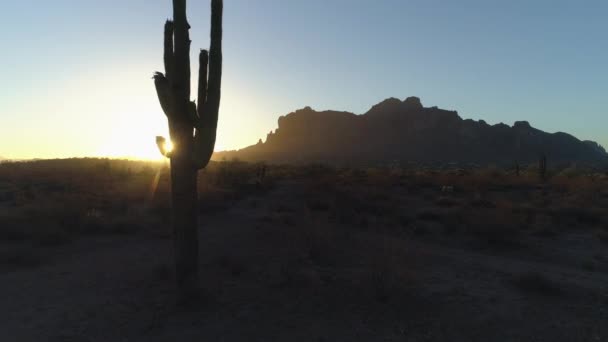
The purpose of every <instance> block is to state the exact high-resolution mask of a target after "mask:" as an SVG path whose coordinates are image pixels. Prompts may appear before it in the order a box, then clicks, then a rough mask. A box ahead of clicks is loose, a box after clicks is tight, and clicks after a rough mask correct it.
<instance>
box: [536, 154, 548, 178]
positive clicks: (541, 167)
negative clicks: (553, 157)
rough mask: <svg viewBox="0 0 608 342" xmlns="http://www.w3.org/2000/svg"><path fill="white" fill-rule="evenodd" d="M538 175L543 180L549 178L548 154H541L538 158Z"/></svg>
mask: <svg viewBox="0 0 608 342" xmlns="http://www.w3.org/2000/svg"><path fill="white" fill-rule="evenodd" d="M538 176H539V177H540V179H541V180H542V181H545V180H546V179H547V156H545V155H544V154H541V156H540V159H539V160H538Z"/></svg>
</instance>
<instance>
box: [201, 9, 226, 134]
mask: <svg viewBox="0 0 608 342" xmlns="http://www.w3.org/2000/svg"><path fill="white" fill-rule="evenodd" d="M222 13H223V1H222V0H211V44H210V47H209V84H208V87H207V101H206V103H208V104H209V106H210V108H205V109H208V110H210V111H211V113H209V116H210V118H209V120H210V121H215V122H216V124H217V113H218V110H219V107H220V97H221V86H222ZM205 114H206V115H207V113H205Z"/></svg>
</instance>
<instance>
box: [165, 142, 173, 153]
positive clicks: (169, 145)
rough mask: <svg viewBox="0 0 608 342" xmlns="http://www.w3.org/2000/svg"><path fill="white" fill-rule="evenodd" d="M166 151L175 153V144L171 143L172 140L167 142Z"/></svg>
mask: <svg viewBox="0 0 608 342" xmlns="http://www.w3.org/2000/svg"><path fill="white" fill-rule="evenodd" d="M165 151H167V152H171V151H173V142H171V140H166V141H165Z"/></svg>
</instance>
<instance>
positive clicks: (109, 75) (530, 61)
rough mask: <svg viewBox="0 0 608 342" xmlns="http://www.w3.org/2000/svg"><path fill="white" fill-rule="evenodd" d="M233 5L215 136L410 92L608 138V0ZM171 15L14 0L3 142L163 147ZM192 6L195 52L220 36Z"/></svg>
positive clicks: (147, 151) (85, 3)
mask: <svg viewBox="0 0 608 342" xmlns="http://www.w3.org/2000/svg"><path fill="white" fill-rule="evenodd" d="M224 7H225V9H224V79H223V94H222V95H223V97H222V105H221V109H220V122H219V132H218V141H217V147H216V150H221V149H235V148H240V147H244V146H246V145H249V144H253V143H255V142H257V140H258V139H259V138H265V136H266V133H268V132H269V131H270V130H271V129H274V128H276V125H277V123H276V120H277V118H278V116H279V115H282V114H285V113H288V112H291V111H293V110H295V109H298V108H301V107H304V106H311V107H313V108H314V109H317V110H325V109H336V110H347V111H352V112H355V113H363V112H365V111H367V110H368V109H369V107H371V106H372V105H373V104H376V103H377V102H379V101H381V100H383V99H385V98H388V97H398V98H401V99H404V98H405V97H407V96H411V95H415V96H419V97H421V99H422V102H423V104H424V105H425V106H439V107H441V108H445V109H453V110H457V111H458V112H459V113H460V115H461V117H463V118H473V119H484V120H486V121H488V122H489V123H498V122H504V123H507V124H512V123H513V122H514V121H517V120H528V121H530V123H531V124H532V125H533V126H536V127H538V128H540V129H543V130H546V131H550V132H555V131H566V132H569V133H572V134H574V135H575V136H577V137H579V138H580V139H591V140H596V141H598V142H599V143H600V144H602V145H604V146H606V145H608V133H607V131H606V128H607V127H608V115H607V114H608V66H607V63H608V38H607V37H608V20H607V19H606V18H608V1H605V0H601V1H600V0H598V1H595V0H578V1H575V0H570V1H563V0H525V1H524V0H510V1H493V0H458V1H456V0H453V1H447V0H444V1H437V0H416V1H410V0H374V1H370V0H365V1H363V0H306V1H304V0H225V5H224ZM171 13H172V12H171V1H170V0H53V1H50V0H19V1H2V2H1V3H0V16H1V20H0V43H1V44H2V49H1V50H0V74H1V75H2V79H1V80H0V118H1V121H0V146H1V147H0V156H2V157H5V158H35V157H40V158H50V157H72V156H135V157H157V152H156V147H155V144H154V137H155V136H156V135H159V134H162V135H167V127H166V126H167V125H166V118H165V117H164V114H163V113H162V111H161V109H160V106H159V105H158V102H157V99H156V94H155V91H154V86H153V83H152V80H151V76H152V74H153V72H154V71H156V70H159V71H162V32H163V24H164V21H165V20H166V19H167V18H168V17H169V16H170V15H171ZM188 16H189V21H190V24H191V25H192V30H191V37H192V40H193V42H192V52H193V54H192V56H193V58H192V60H193V62H194V61H196V58H194V56H195V53H196V52H197V51H198V49H199V48H206V47H207V46H208V44H209V39H208V35H209V0H189V1H188ZM192 67H193V70H197V68H198V66H197V65H196V64H193V66H192ZM193 74H194V75H195V74H196V73H193ZM193 83H195V80H193ZM194 89H195V88H194ZM193 94H195V92H193Z"/></svg>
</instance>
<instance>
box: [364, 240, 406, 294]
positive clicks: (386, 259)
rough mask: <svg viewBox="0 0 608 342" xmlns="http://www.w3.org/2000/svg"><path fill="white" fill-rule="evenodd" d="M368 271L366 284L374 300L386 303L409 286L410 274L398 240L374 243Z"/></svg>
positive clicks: (404, 254)
mask: <svg viewBox="0 0 608 342" xmlns="http://www.w3.org/2000/svg"><path fill="white" fill-rule="evenodd" d="M374 246H375V247H376V248H374V249H373V251H370V252H372V253H374V254H373V255H372V256H371V263H370V264H369V270H368V276H369V279H368V284H369V286H370V292H371V293H372V294H373V296H374V299H375V300H377V301H378V302H380V303H387V302H389V301H390V300H391V299H393V298H394V297H396V296H397V295H398V294H399V292H400V291H401V290H403V289H405V288H406V287H408V286H410V285H411V282H412V274H411V273H410V272H409V271H408V270H409V269H410V267H409V266H410V265H409V263H408V261H407V255H406V253H405V251H404V250H403V246H400V245H399V241H398V240H392V239H390V238H383V239H380V241H378V242H376V243H374Z"/></svg>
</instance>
